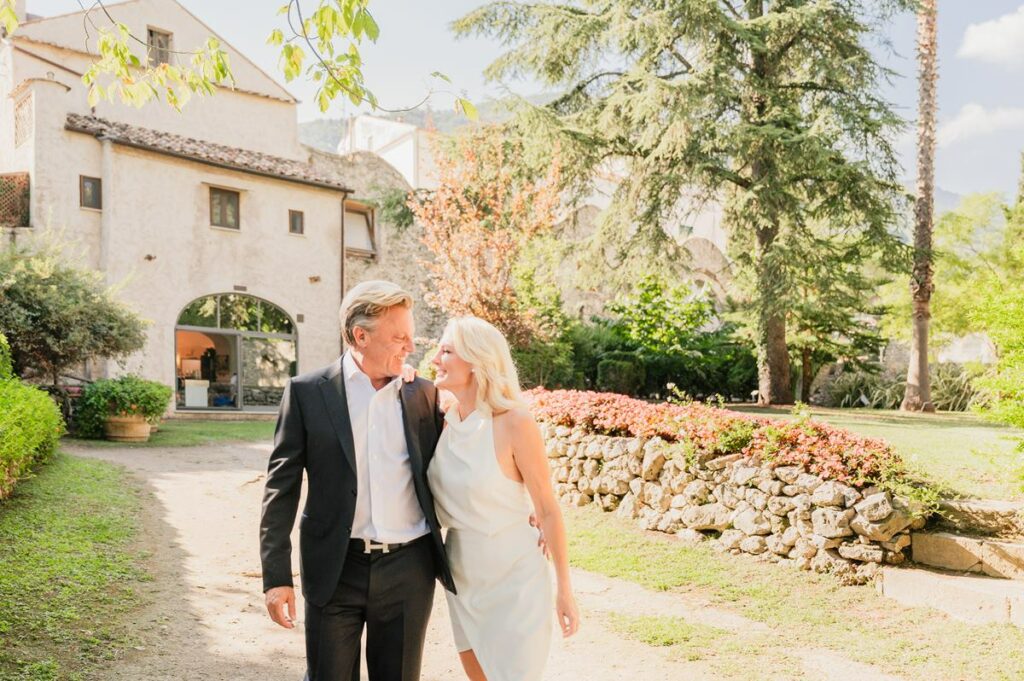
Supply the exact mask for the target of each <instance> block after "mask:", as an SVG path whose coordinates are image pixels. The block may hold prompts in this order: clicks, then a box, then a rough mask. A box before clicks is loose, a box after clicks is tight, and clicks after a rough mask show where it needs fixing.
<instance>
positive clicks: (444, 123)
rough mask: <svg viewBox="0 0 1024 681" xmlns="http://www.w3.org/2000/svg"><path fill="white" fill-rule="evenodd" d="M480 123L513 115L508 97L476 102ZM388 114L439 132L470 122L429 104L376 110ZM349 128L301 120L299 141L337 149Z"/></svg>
mask: <svg viewBox="0 0 1024 681" xmlns="http://www.w3.org/2000/svg"><path fill="white" fill-rule="evenodd" d="M551 98H552V95H537V96H534V97H527V98H526V99H527V100H528V101H530V102H532V103H534V104H543V103H544V102H547V101H549V100H550V99H551ZM474 104H476V107H477V113H478V114H479V122H480V123H502V122H504V121H507V120H508V119H509V118H511V117H512V113H511V111H510V109H509V103H508V101H507V100H488V101H486V102H480V103H476V102H474ZM373 115H375V116H378V117H380V118H387V119H391V120H396V121H402V122H403V123H409V124H411V125H415V126H417V127H420V128H430V127H432V128H434V129H435V130H437V131H438V132H442V133H451V132H455V131H456V130H458V129H459V128H462V127H464V126H466V125H468V124H469V121H467V120H466V117H465V116H463V115H462V114H461V113H456V112H455V111H434V110H432V109H430V108H428V107H423V108H420V109H413V110H412V111H405V112H403V113H400V114H388V113H376V114H373ZM347 130H348V119H345V118H321V119H318V120H314V121H307V122H305V123H299V141H300V142H302V143H303V144H308V145H309V146H311V147H315V148H317V149H322V150H324V151H330V152H336V151H337V149H338V142H340V141H341V138H342V136H343V135H344V134H345V132H346V131H347Z"/></svg>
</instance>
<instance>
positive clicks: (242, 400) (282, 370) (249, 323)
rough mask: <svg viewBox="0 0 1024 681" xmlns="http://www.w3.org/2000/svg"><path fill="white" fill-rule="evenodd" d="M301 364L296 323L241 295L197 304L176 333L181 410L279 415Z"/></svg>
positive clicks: (177, 392)
mask: <svg viewBox="0 0 1024 681" xmlns="http://www.w3.org/2000/svg"><path fill="white" fill-rule="evenodd" d="M297 358H298V335H297V333H296V329H295V322H294V321H293V320H292V318H291V317H289V316H288V314H287V313H286V312H285V311H284V310H282V309H281V308H280V307H278V306H276V305H274V304H273V303H270V302H268V301H266V300H262V299H260V298H256V297H255V296H249V295H245V294H239V293H221V294H215V295H209V296H203V297H202V298H197V299H196V300H193V301H192V302H191V303H189V304H188V305H187V306H185V309H184V310H182V312H181V314H180V315H179V316H178V322H177V324H176V326H175V328H174V364H175V376H176V381H175V401H176V405H177V408H178V409H217V410H241V409H246V410H253V411H269V410H276V409H277V407H278V405H280V403H281V396H282V395H283V393H284V388H285V385H287V383H288V379H289V378H290V377H292V376H294V375H295V374H296V371H297Z"/></svg>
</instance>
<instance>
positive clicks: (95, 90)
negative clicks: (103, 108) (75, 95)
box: [86, 85, 100, 108]
mask: <svg viewBox="0 0 1024 681" xmlns="http://www.w3.org/2000/svg"><path fill="white" fill-rule="evenodd" d="M99 101H100V89H99V87H97V86H96V85H93V86H92V87H90V88H89V95H88V97H86V103H87V104H88V105H89V108H92V107H94V106H96V105H97V104H99Z"/></svg>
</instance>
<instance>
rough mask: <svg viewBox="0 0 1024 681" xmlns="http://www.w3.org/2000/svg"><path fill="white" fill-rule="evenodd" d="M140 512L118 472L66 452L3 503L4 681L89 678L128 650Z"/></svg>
mask: <svg viewBox="0 0 1024 681" xmlns="http://www.w3.org/2000/svg"><path fill="white" fill-rule="evenodd" d="M138 508H139V499H138V498H137V491H136V489H135V488H134V486H133V485H132V484H130V482H129V480H128V479H127V478H126V476H125V475H124V473H123V472H122V471H121V469H119V468H117V467H115V466H112V465H110V464H106V463H102V462H99V461H89V460H86V459H79V458H75V457H71V456H67V455H64V454H58V455H57V456H56V457H55V458H54V459H53V460H52V461H51V462H50V463H48V464H46V465H44V466H42V467H40V468H39V470H38V471H37V474H36V476H35V477H33V478H30V479H28V480H25V481H23V482H21V483H19V484H18V486H17V488H15V491H14V494H13V495H12V496H11V497H10V498H9V499H7V500H6V501H4V502H2V503H0V547H2V550H0V680H2V681H15V680H18V681H51V680H58V679H60V680H68V681H71V680H77V679H85V678H89V675H90V672H91V670H92V669H93V668H94V667H96V666H97V665H98V664H99V663H100V662H102V661H105V660H111V659H117V658H118V657H119V656H120V654H121V652H122V651H123V650H124V649H125V648H126V647H128V646H129V645H131V638H130V634H129V628H128V627H127V626H126V624H127V623H126V622H125V618H124V617H123V615H124V613H126V612H128V611H129V610H130V609H132V608H133V607H134V606H135V605H136V603H137V598H136V596H135V595H134V591H133V586H134V585H136V584H138V582H139V581H140V580H144V579H146V575H145V574H144V573H143V572H142V570H141V568H140V567H139V565H140V560H141V556H140V555H138V553H137V552H136V551H135V550H133V548H132V546H131V542H132V540H133V538H134V537H135V535H136V532H137V530H138V527H137V524H136V523H137V520H136V518H137V517H138Z"/></svg>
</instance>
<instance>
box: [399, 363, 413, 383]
mask: <svg viewBox="0 0 1024 681" xmlns="http://www.w3.org/2000/svg"><path fill="white" fill-rule="evenodd" d="M416 374H417V371H416V367H414V366H411V365H409V364H403V365H402V382H404V383H412V382H413V381H415V380H416Z"/></svg>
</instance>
